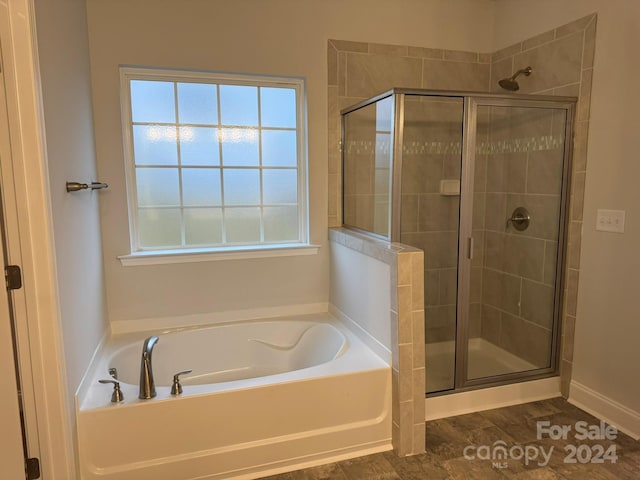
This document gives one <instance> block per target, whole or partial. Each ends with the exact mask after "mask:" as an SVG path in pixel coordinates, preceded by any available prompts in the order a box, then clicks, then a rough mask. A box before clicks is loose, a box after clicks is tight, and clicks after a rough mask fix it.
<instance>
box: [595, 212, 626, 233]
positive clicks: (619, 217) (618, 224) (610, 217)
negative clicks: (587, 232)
mask: <svg viewBox="0 0 640 480" xmlns="http://www.w3.org/2000/svg"><path fill="white" fill-rule="evenodd" d="M596 230H600V231H601V232H614V233H624V210H603V209H600V208H599V209H598V215H597V218H596Z"/></svg>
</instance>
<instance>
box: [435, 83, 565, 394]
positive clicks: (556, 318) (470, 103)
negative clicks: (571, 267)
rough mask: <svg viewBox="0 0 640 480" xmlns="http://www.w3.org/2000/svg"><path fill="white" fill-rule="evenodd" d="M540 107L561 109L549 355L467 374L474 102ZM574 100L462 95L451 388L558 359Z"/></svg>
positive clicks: (547, 372)
mask: <svg viewBox="0 0 640 480" xmlns="http://www.w3.org/2000/svg"><path fill="white" fill-rule="evenodd" d="M482 106H487V107H511V108H546V109H556V110H564V111H565V112H566V122H565V130H564V139H565V140H564V152H563V165H562V183H561V190H560V212H559V213H560V214H559V222H558V226H559V229H558V249H557V254H556V275H555V283H554V310H553V324H552V330H551V331H552V336H551V345H550V349H551V352H550V353H551V355H550V364H549V366H548V367H544V368H538V369H534V370H529V371H520V372H513V373H508V374H501V375H495V376H488V377H481V378H476V379H468V370H469V368H468V367H469V365H468V360H469V359H468V344H469V338H470V337H469V304H470V303H469V301H470V285H471V261H472V256H473V240H472V238H473V237H472V221H473V201H474V198H473V197H474V168H475V160H476V158H475V156H476V148H475V146H476V134H477V132H476V130H477V120H478V107H482ZM575 107H576V99H575V98H572V97H547V96H545V97H543V96H532V95H527V96H524V95H518V96H508V95H499V96H495V97H493V96H490V95H481V96H478V95H470V96H468V97H465V103H464V108H465V112H464V128H463V150H462V178H461V185H460V224H459V241H458V299H457V306H456V309H457V315H456V316H457V332H456V364H455V365H456V367H455V368H456V371H455V388H454V390H449V391H445V392H438V393H436V395H438V394H446V393H450V392H452V391H457V392H460V391H465V390H474V389H477V388H481V387H488V386H500V385H507V384H511V383H515V382H518V381H528V380H535V379H538V378H545V377H549V376H553V375H555V374H556V373H557V371H558V366H559V362H560V335H561V323H562V322H561V320H562V311H563V309H562V303H563V302H562V300H563V291H564V278H565V269H566V266H565V258H566V239H567V229H568V222H567V219H568V215H569V211H568V210H569V198H570V193H569V186H570V185H571V159H572V158H571V157H572V155H571V154H572V144H573V124H574V119H575Z"/></svg>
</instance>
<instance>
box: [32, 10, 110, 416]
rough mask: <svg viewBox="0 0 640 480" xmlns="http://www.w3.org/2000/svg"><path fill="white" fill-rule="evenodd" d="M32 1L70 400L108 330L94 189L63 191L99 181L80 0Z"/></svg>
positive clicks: (87, 50)
mask: <svg viewBox="0 0 640 480" xmlns="http://www.w3.org/2000/svg"><path fill="white" fill-rule="evenodd" d="M35 7H36V10H35V13H36V27H37V38H38V53H39V61H40V73H41V79H42V94H43V103H44V119H45V129H46V153H47V159H48V163H49V180H50V185H51V186H50V188H51V205H52V213H53V227H54V238H55V248H56V250H55V255H56V265H57V272H58V288H59V292H60V306H61V318H62V329H63V332H62V333H63V338H64V354H65V362H66V367H67V382H68V384H67V390H68V393H69V395H70V399H72V398H73V394H74V393H75V390H76V388H77V387H78V385H79V383H80V380H81V378H82V375H83V374H84V372H85V370H86V368H87V366H88V365H89V361H90V360H91V357H92V355H93V353H94V350H95V349H96V347H97V345H98V342H99V341H100V340H101V338H102V336H103V335H104V333H105V331H106V328H107V320H106V308H105V299H104V285H103V270H102V251H101V239H100V223H99V212H98V194H97V193H91V192H79V193H76V194H69V193H67V192H66V191H65V182H66V181H67V180H72V181H81V182H88V181H92V180H96V179H97V176H96V171H95V152H94V141H93V130H92V109H91V89H90V79H89V49H88V42H87V27H86V10H85V4H84V2H83V1H81V0H56V1H51V0H37V1H36V2H35ZM69 405H70V406H73V402H71V403H70V404H69Z"/></svg>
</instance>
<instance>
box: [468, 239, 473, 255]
mask: <svg viewBox="0 0 640 480" xmlns="http://www.w3.org/2000/svg"><path fill="white" fill-rule="evenodd" d="M467 241H468V243H467V249H468V250H467V258H468V259H469V260H473V237H469V238H468V240H467Z"/></svg>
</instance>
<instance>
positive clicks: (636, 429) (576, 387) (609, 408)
mask: <svg viewBox="0 0 640 480" xmlns="http://www.w3.org/2000/svg"><path fill="white" fill-rule="evenodd" d="M569 403H571V404H573V405H575V406H576V407H578V408H580V409H582V410H584V411H585V412H587V413H590V414H591V415H593V416H594V417H597V418H599V419H600V420H604V421H605V422H607V423H608V424H610V425H613V426H614V427H616V428H617V429H618V430H620V431H621V432H623V433H626V434H627V435H629V436H630V437H632V438H633V439H634V440H640V412H636V411H635V410H632V409H630V408H629V407H627V406H625V405H622V404H621V403H618V402H616V401H615V400H612V399H611V398H609V397H606V396H604V395H602V394H601V393H598V392H596V391H595V390H592V389H591V388H589V387H587V386H585V385H582V384H581V383H579V382H576V381H575V380H574V381H572V382H571V387H570V390H569Z"/></svg>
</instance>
